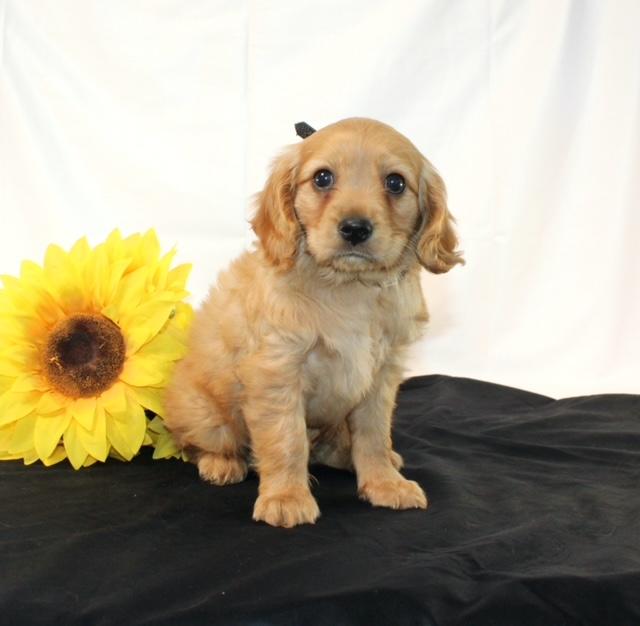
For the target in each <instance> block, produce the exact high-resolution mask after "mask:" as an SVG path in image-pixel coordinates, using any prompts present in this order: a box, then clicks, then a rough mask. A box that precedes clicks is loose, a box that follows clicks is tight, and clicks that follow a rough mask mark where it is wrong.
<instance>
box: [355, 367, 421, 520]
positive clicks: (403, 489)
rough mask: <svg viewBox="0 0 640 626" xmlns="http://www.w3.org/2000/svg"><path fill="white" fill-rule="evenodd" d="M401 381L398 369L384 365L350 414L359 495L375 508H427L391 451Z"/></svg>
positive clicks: (415, 486)
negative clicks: (393, 423)
mask: <svg viewBox="0 0 640 626" xmlns="http://www.w3.org/2000/svg"><path fill="white" fill-rule="evenodd" d="M400 381H401V368H400V367H399V366H398V365H396V364H394V363H388V364H385V365H384V366H383V367H382V369H381V370H380V372H378V374H377V375H376V377H375V380H374V384H373V386H372V388H371V390H370V391H369V393H368V394H367V395H366V396H365V398H364V399H363V400H362V402H361V403H360V404H359V405H358V406H357V407H356V408H355V409H354V410H353V411H352V412H351V414H350V415H349V418H348V421H349V429H350V430H351V439H352V443H351V446H352V447H351V455H352V457H353V465H354V467H355V470H356V474H357V476H358V494H359V496H360V497H361V498H362V499H363V500H368V501H369V502H371V504H373V505H374V506H386V507H390V508H392V509H426V508H427V497H426V495H425V493H424V491H423V490H422V489H421V487H420V485H418V483H416V482H415V481H413V480H407V479H406V478H404V477H403V476H402V474H400V472H399V471H398V469H397V468H399V465H400V463H398V459H400V457H399V455H397V454H396V453H395V452H394V451H393V450H392V448H391V415H392V413H393V407H394V403H395V397H396V393H397V390H398V385H399V384H400Z"/></svg>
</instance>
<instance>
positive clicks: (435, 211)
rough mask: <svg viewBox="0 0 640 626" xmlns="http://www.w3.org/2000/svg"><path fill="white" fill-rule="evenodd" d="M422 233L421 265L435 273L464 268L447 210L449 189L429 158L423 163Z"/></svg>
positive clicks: (421, 188)
mask: <svg viewBox="0 0 640 626" xmlns="http://www.w3.org/2000/svg"><path fill="white" fill-rule="evenodd" d="M419 196H420V197H419V202H420V210H421V211H422V233H421V235H420V239H419V240H418V244H417V254H418V260H419V261H420V264H421V265H422V266H423V267H424V268H425V269H427V270H429V271H430V272H432V273H434V274H443V273H444V272H448V271H449V270H450V269H451V268H452V267H453V266H454V265H456V264H457V263H460V264H462V265H464V259H463V258H462V253H461V252H460V251H458V250H456V248H457V247H458V237H457V235H456V233H455V230H454V229H453V224H454V223H455V220H454V218H453V216H452V215H451V213H449V209H448V208H447V190H446V187H445V184H444V181H443V180H442V177H441V176H440V174H438V172H437V171H436V169H435V168H434V167H433V165H431V163H430V162H429V161H427V159H425V160H424V163H423V167H422V176H421V178H420V192H419Z"/></svg>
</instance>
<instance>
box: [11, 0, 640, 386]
mask: <svg viewBox="0 0 640 626" xmlns="http://www.w3.org/2000/svg"><path fill="white" fill-rule="evenodd" d="M639 33H640V3H639V2H637V0H616V1H615V2H603V1H600V0H574V1H557V0H486V1H484V2H480V1H478V0H456V2H451V1H450V0H439V1H428V2H427V1H419V0H402V1H397V2H388V1H385V0H350V1H349V2H341V1H339V0H327V1H324V2H311V1H308V0H305V1H301V0H295V1H294V0H291V1H282V0H281V1H279V2H271V1H268V0H228V1H225V2H223V1H212V0H209V1H204V0H201V1H195V0H192V1H188V2H181V1H178V0H136V1H134V2H113V1H109V0H82V1H80V0H48V1H46V0H0V217H1V218H2V225H1V227H0V273H9V274H15V273H17V271H18V268H19V263H20V261H21V260H22V259H24V258H33V259H37V260H41V259H42V255H43V253H44V250H45V248H46V246H47V244H48V243H50V242H58V243H61V244H63V245H70V244H71V243H72V242H73V241H75V239H77V238H78V237H80V236H82V235H85V234H87V235H89V236H90V239H91V240H92V242H97V241H99V240H100V239H102V238H103V237H104V236H105V235H106V234H107V233H108V232H109V231H110V230H111V229H113V228H114V227H116V226H118V227H120V228H121V229H122V230H123V231H124V232H126V233H128V232H132V231H137V230H144V229H146V228H148V227H150V226H154V227H155V228H156V229H157V230H158V232H159V234H160V236H161V240H162V243H163V246H164V247H165V248H167V249H168V248H169V247H171V246H172V245H174V244H177V246H178V248H179V251H180V257H181V259H183V260H190V261H192V262H193V263H194V265H195V269H194V272H193V275H192V279H191V283H190V286H191V289H192V292H193V301H194V303H197V302H198V301H200V300H201V299H202V297H203V296H204V294H205V293H206V289H207V285H208V284H209V283H210V282H212V281H213V280H214V278H215V275H216V273H217V272H218V271H219V270H220V269H221V268H223V267H224V266H225V265H226V264H227V263H228V261H229V260H230V259H231V258H232V257H233V256H235V255H236V254H237V253H238V252H239V251H240V250H242V249H243V248H245V247H247V246H248V245H250V242H251V239H252V237H251V234H250V231H249V229H248V226H247V216H248V215H249V211H250V209H249V202H250V197H251V195H252V194H253V193H255V192H256V191H258V190H259V188H260V186H261V184H262V182H263V181H264V178H265V172H266V167H267V164H268V162H269V160H270V159H271V158H272V157H273V156H274V155H275V154H276V153H277V152H278V150H279V149H280V148H281V147H282V146H283V145H285V144H287V143H291V142H294V141H296V140H297V139H296V137H295V135H294V132H293V123H294V122H297V121H300V120H305V121H307V122H309V123H310V124H312V125H313V126H316V127H320V126H323V125H325V124H328V123H330V122H332V121H335V120H337V119H340V118H343V117H348V116H353V115H358V116H370V117H375V118H378V119H381V120H383V121H386V122H388V123H390V124H392V125H394V126H395V127H397V128H398V129H399V130H400V131H402V132H404V133H405V134H406V135H408V136H409V137H410V138H411V139H412V140H413V141H414V143H416V144H417V145H418V146H419V147H420V148H421V149H422V150H423V152H424V153H425V154H426V155H427V156H428V157H429V158H430V159H431V160H432V161H433V162H434V163H435V164H436V165H437V167H438V168H439V169H440V171H441V172H442V174H443V176H444V178H445V180H446V181H447V183H448V187H449V195H450V206H451V210H452V212H453V213H454V215H455V216H456V217H457V219H458V223H459V232H460V237H461V240H462V246H463V248H464V250H465V252H466V257H467V260H468V264H467V266H466V267H464V268H456V269H455V270H454V271H452V272H451V273H450V274H446V275H443V276H438V277H435V276H428V275H426V273H425V277H424V285H425V289H426V291H427V294H428V299H429V303H430V308H431V312H432V322H431V325H430V329H429V331H428V333H427V335H426V336H425V338H424V340H423V341H422V342H421V343H420V344H418V345H417V346H416V347H415V349H414V350H413V351H412V355H411V363H410V369H409V373H410V374H419V373H432V372H438V373H448V374H454V375H461V376H470V377H475V378H481V379H486V380H490V381H495V382H500V383H504V384H509V385H516V386H520V387H524V388H527V389H531V390H534V391H538V392H541V393H547V394H550V395H572V394H587V393H597V392H604V391H626V392H635V393H640V332H639V331H638V324H639V323H640V260H639V259H640V255H639V253H638V239H639V238H640V182H639V179H640V36H639Z"/></svg>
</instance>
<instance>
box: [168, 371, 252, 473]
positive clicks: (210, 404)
mask: <svg viewBox="0 0 640 626" xmlns="http://www.w3.org/2000/svg"><path fill="white" fill-rule="evenodd" d="M165 404H166V408H167V416H166V418H165V423H166V425H167V428H168V429H169V430H170V431H171V434H172V436H173V438H174V439H175V441H176V443H177V444H178V446H179V447H180V448H182V449H183V450H185V452H186V453H187V455H188V456H189V460H190V461H192V462H193V463H195V464H196V465H197V466H198V472H199V474H200V477H201V478H202V479H203V480H205V481H207V482H210V483H213V484H214V485H229V484H232V483H238V482H241V481H242V480H244V479H245V477H246V475H247V462H246V459H245V455H246V450H247V448H248V435H247V433H246V428H244V424H243V423H242V421H241V420H237V419H234V417H233V416H232V415H230V414H225V413H224V412H223V411H221V410H220V408H219V406H218V405H217V403H216V402H215V400H214V398H213V397H211V395H210V394H208V393H207V392H206V390H203V389H202V390H201V389H199V388H197V387H196V386H195V385H193V383H191V381H187V380H184V379H183V380H180V376H179V375H178V376H176V378H175V380H174V383H173V384H172V386H171V387H170V388H169V389H168V391H167V396H166V402H165Z"/></svg>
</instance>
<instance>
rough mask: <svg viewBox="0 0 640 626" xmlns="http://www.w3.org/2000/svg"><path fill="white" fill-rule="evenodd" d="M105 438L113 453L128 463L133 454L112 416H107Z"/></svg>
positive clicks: (118, 424)
mask: <svg viewBox="0 0 640 626" xmlns="http://www.w3.org/2000/svg"><path fill="white" fill-rule="evenodd" d="M107 438H108V439H109V443H110V444H111V445H112V446H113V451H115V452H116V453H117V454H118V455H119V456H120V457H122V458H123V459H125V460H127V461H130V460H131V459H132V458H133V457H134V455H135V453H134V452H133V451H132V450H131V448H130V447H129V441H128V439H127V437H126V435H125V434H124V433H123V432H122V430H121V427H120V423H119V422H118V420H117V419H116V418H115V417H113V416H112V415H109V414H107Z"/></svg>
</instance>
